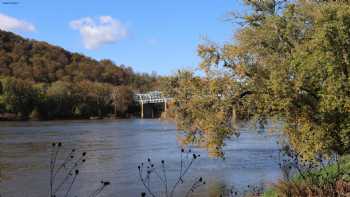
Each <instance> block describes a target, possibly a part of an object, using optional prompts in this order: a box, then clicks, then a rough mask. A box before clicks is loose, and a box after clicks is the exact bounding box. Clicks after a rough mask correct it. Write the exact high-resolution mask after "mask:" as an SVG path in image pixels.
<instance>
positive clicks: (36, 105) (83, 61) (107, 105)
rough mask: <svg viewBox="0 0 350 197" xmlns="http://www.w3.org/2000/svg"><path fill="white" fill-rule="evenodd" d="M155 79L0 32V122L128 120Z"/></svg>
mask: <svg viewBox="0 0 350 197" xmlns="http://www.w3.org/2000/svg"><path fill="white" fill-rule="evenodd" d="M158 78H159V77H158V76H157V75H155V74H152V75H149V74H146V73H141V74H140V73H135V72H134V71H133V70H132V68H131V67H125V66H123V65H121V66H118V65H116V64H114V63H113V62H112V61H110V60H101V61H97V60H94V59H92V58H89V57H86V56H84V55H81V54H78V53H71V52H69V51H66V50H64V49H63V48H60V47H57V46H53V45H50V44H48V43H46V42H39V41H35V40H29V39H24V38H22V37H20V36H18V35H16V34H14V33H11V32H5V31H1V30H0V120H1V119H18V118H20V119H26V118H28V117H32V118H43V119H52V118H73V117H74V118H82V117H91V116H100V117H101V116H105V115H108V114H112V113H113V114H115V115H116V116H127V114H128V107H129V106H130V105H131V102H132V98H131V96H132V93H133V92H145V91H149V90H152V89H155V88H156V86H157V85H158ZM129 112H130V111H129ZM9 117H11V118H9Z"/></svg>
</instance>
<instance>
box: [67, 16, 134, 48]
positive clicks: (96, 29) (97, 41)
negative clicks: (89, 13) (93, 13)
mask: <svg viewBox="0 0 350 197" xmlns="http://www.w3.org/2000/svg"><path fill="white" fill-rule="evenodd" d="M70 26H71V28H73V29H75V30H79V31H80V35H81V37H82V40H83V43H84V46H85V48H87V49H97V48H99V47H101V46H102V45H104V44H108V43H115V42H117V41H119V40H121V39H123V38H125V37H126V36H127V35H128V30H127V28H126V27H125V26H124V24H122V23H121V22H120V21H119V20H117V19H113V18H112V17H111V16H100V17H98V18H92V17H84V18H81V19H78V20H73V21H71V22H70Z"/></svg>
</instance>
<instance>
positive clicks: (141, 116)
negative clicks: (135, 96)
mask: <svg viewBox="0 0 350 197" xmlns="http://www.w3.org/2000/svg"><path fill="white" fill-rule="evenodd" d="M141 118H143V101H141Z"/></svg>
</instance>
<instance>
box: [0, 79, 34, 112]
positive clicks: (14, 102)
mask: <svg viewBox="0 0 350 197" xmlns="http://www.w3.org/2000/svg"><path fill="white" fill-rule="evenodd" d="M1 84H2V99H1V100H2V103H3V105H4V108H5V109H4V110H5V111H6V112H11V113H16V114H17V115H18V117H19V118H27V117H28V115H29V114H30V112H32V110H33V109H34V107H35V101H36V100H37V92H36V91H35V90H34V89H33V87H32V83H31V82H29V81H24V80H21V79H15V78H3V79H1Z"/></svg>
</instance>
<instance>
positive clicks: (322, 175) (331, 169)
mask: <svg viewBox="0 0 350 197" xmlns="http://www.w3.org/2000/svg"><path fill="white" fill-rule="evenodd" d="M339 172H344V174H343V175H341V176H342V177H339ZM306 175H307V176H306V179H309V180H312V178H315V177H317V181H318V182H319V183H322V182H324V183H326V182H329V181H336V180H339V179H342V180H344V181H347V182H350V155H346V156H343V157H342V158H341V160H340V162H339V165H338V164H336V163H335V164H331V165H328V166H325V167H323V168H322V169H320V170H317V171H312V172H308V173H306ZM292 181H295V182H296V183H302V182H304V181H306V180H305V179H303V178H302V176H301V175H300V174H298V175H296V176H294V177H293V178H292ZM277 196H278V194H277V191H276V189H275V188H274V187H271V188H268V189H267V190H266V191H265V192H264V194H263V197H277Z"/></svg>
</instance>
